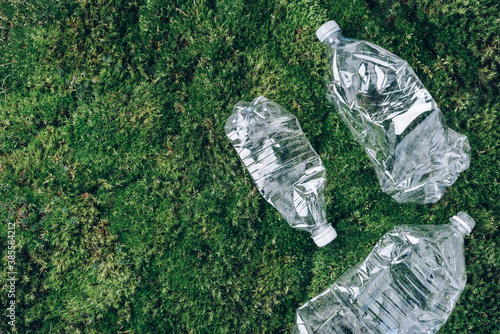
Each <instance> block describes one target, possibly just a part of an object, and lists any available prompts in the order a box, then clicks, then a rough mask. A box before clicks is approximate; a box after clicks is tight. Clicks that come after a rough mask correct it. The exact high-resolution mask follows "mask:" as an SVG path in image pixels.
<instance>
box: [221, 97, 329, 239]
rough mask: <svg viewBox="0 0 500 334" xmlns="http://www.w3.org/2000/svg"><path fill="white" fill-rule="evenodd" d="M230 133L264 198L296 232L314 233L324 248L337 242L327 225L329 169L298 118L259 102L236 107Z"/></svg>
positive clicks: (228, 124)
mask: <svg viewBox="0 0 500 334" xmlns="http://www.w3.org/2000/svg"><path fill="white" fill-rule="evenodd" d="M225 131H226V135H227V137H228V138H229V140H230V141H231V144H232V145H233V146H234V148H235V149H236V151H237V152H238V155H239V156H240V158H241V160H242V161H243V163H244V164H245V166H246V167H247V169H248V171H249V172H250V175H251V176H252V178H253V179H254V181H255V184H256V185H257V188H258V189H259V191H260V193H261V194H262V196H263V197H264V198H265V199H266V200H267V201H268V202H269V203H271V204H272V205H273V206H274V207H275V208H276V209H277V210H278V211H279V212H280V213H281V214H282V215H283V217H285V219H286V221H287V222H288V223H289V224H290V225H291V226H292V227H294V228H297V229H300V230H306V231H308V232H310V233H311V236H312V238H313V240H314V242H315V243H316V244H317V245H318V246H319V247H322V246H325V245H326V244H328V243H329V242H330V241H332V240H333V239H335V237H336V236H337V233H336V232H335V230H334V228H333V227H332V226H331V224H328V223H327V221H326V213H325V201H324V195H323V188H324V185H325V181H326V173H325V167H324V166H323V163H322V162H321V159H320V158H319V156H318V155H317V154H316V152H315V151H314V149H313V148H312V147H311V144H310V143H309V141H308V140H307V138H306V136H305V135H304V133H303V132H302V129H301V128H300V125H299V122H298V120H297V118H296V117H295V116H294V115H292V114H291V113H290V112H288V111H287V110H286V109H285V108H283V107H281V106H280V105H279V104H277V103H274V102H272V101H270V100H268V99H266V98H265V97H263V96H260V97H258V98H256V99H254V100H253V101H252V102H251V103H248V102H243V101H242V102H239V103H237V104H236V105H235V106H234V108H233V114H232V115H231V116H230V117H229V119H228V120H227V122H226V126H225Z"/></svg>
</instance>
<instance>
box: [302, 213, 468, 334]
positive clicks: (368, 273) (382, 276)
mask: <svg viewBox="0 0 500 334" xmlns="http://www.w3.org/2000/svg"><path fill="white" fill-rule="evenodd" d="M450 221H451V223H450V224H445V225H419V226H415V225H413V226H411V225H402V226H396V227H395V228H394V229H393V230H392V231H390V232H388V233H386V234H385V235H384V236H383V237H382V239H380V241H379V242H378V243H377V244H376V245H375V247H374V248H373V250H372V252H371V253H370V254H369V255H368V257H367V258H366V259H365V260H364V261H362V262H361V263H360V264H358V265H357V266H355V267H353V268H351V269H349V270H348V271H347V272H345V273H344V274H343V275H342V276H340V277H339V278H338V279H337V281H336V282H335V283H334V284H333V285H332V286H331V287H330V288H329V289H327V290H326V291H324V292H322V293H321V294H320V295H318V296H316V297H315V298H313V299H312V300H310V301H309V302H307V303H306V304H304V305H303V306H301V307H300V308H299V309H298V310H297V326H296V327H295V328H294V329H293V333H300V334H305V333H349V334H358V333H380V334H381V333H384V334H396V333H400V334H401V333H415V334H417V333H426V334H431V333H436V332H437V331H438V330H439V328H440V327H441V326H442V325H443V324H444V323H445V322H446V319H447V318H448V317H449V315H450V313H451V312H452V310H453V308H454V307H455V304H456V302H457V300H458V298H459V296H460V294H461V292H462V290H463V289H464V287H465V282H466V273H465V261H464V256H463V243H464V242H463V238H464V235H469V234H470V232H471V231H472V229H473V228H474V225H475V223H474V220H473V219H472V218H471V217H470V216H469V215H467V214H466V213H464V212H459V213H457V215H456V216H454V217H452V218H451V219H450Z"/></svg>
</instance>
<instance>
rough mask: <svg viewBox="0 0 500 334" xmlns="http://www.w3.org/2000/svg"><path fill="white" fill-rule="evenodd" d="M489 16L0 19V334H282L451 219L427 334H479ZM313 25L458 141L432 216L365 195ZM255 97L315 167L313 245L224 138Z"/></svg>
mask: <svg viewBox="0 0 500 334" xmlns="http://www.w3.org/2000/svg"><path fill="white" fill-rule="evenodd" d="M498 15H499V11H498V6H495V2H494V1H487V0H482V1H479V2H474V3H472V2H469V1H452V2H449V1H427V0H418V1H392V0H384V1H380V2H375V1H371V0H366V1H363V0H356V1H352V0H349V1H348V0H341V1H306V0H303V1H294V2H287V1H281V2H273V1H264V0H262V1H252V2H251V4H249V3H248V4H247V2H244V1H225V0H221V1H201V2H200V1H197V2H191V3H176V2H172V1H166V0H164V1H161V0H152V1H117V0H116V1H113V0H99V1H97V0H93V1H60V0H43V1H42V0H38V1H28V2H18V1H3V2H1V3H0V54H1V55H2V57H1V59H2V60H1V61H0V190H1V196H0V205H1V209H0V217H1V221H2V224H0V249H2V250H3V249H6V245H7V240H8V239H7V223H8V222H15V223H16V242H17V243H18V246H19V248H18V250H17V252H16V256H17V258H18V262H17V271H18V272H19V274H18V281H17V285H16V289H17V302H18V304H17V305H18V309H17V311H16V312H17V313H16V314H17V316H18V318H17V326H18V332H20V333H36V332H38V333H102V332H106V333H111V332H113V333H116V332H126V331H130V333H171V332H175V333H188V332H190V333H234V332H242V333H276V332H281V331H285V332H287V331H289V330H290V328H291V326H292V325H293V324H294V320H295V319H294V318H295V310H296V308H297V307H298V306H300V305H301V304H303V303H304V302H305V301H307V300H308V299H309V298H311V297H313V296H314V295H316V294H317V293H319V292H320V291H322V290H323V289H324V288H326V287H328V286H329V285H330V284H331V283H332V282H333V281H334V280H335V278H337V277H338V276H339V275H341V274H342V273H343V272H344V271H345V270H346V269H347V268H349V267H350V266H352V265H354V264H356V263H357V262H359V261H360V260H362V259H363V258H364V257H365V256H366V255H367V254H368V253H369V252H370V250H371V248H372V247H373V245H374V244H375V243H376V241H377V240H378V239H379V238H380V237H381V236H382V235H383V234H384V233H385V232H386V231H388V230H389V229H390V228H392V227H393V226H395V225H398V224H402V223H405V224H442V223H445V222H447V221H448V219H449V217H450V216H452V215H453V214H455V213H456V212H457V211H459V210H463V211H466V212H468V213H469V214H470V215H471V216H472V217H473V218H474V219H475V220H476V223H477V225H476V228H475V230H474V233H473V234H472V236H471V237H469V238H467V240H466V259H467V266H468V267H467V268H468V269H467V270H468V285H467V287H466V289H465V291H464V293H463V295H462V297H461V298H460V300H459V302H458V304H457V307H456V309H455V311H454V312H453V314H452V316H451V318H450V319H449V321H448V322H447V324H446V325H445V326H444V327H443V328H442V329H441V331H440V333H477V332H485V333H495V332H498V331H499V330H500V327H499V325H498V322H497V321H496V319H498V318H500V313H499V307H498V306H499V301H500V295H499V292H500V290H499V288H498V283H499V282H498V278H499V277H500V267H499V261H498V259H499V256H500V254H499V252H498V249H499V248H498V245H497V240H498V237H499V229H498V226H499V220H500V213H499V212H500V210H499V209H500V207H499V206H500V204H499V201H498V199H499V198H500V193H499V189H500V188H499V172H498V171H499V170H500V166H499V164H498V161H499V158H500V157H499V153H498V152H499V150H498V148H499V147H500V136H499V133H498V124H499V110H500V109H499V106H500V98H499V94H498V92H499V88H498V81H499V75H498V71H499V65H500V58H499V53H498V50H499V48H500V40H499V35H498V32H499V31H500V30H499V28H500V26H499V21H498ZM328 19H335V20H337V21H338V22H339V24H340V25H341V27H342V28H343V31H344V35H345V36H348V37H354V38H359V39H365V40H369V41H371V42H373V43H376V44H379V45H381V46H383V47H385V48H387V49H388V50H390V51H392V52H394V53H395V54H398V55H400V56H401V57H402V58H404V59H406V60H407V61H408V62H409V63H410V65H411V66H412V67H413V69H414V70H415V71H416V73H417V74H418V75H419V77H420V79H421V80H422V82H423V83H424V85H425V86H426V87H427V88H428V89H429V91H430V92H431V94H432V95H433V97H434V98H435V99H436V101H437V102H438V105H439V106H440V107H441V109H442V110H443V113H444V117H445V119H446V121H447V123H448V125H449V126H450V127H452V128H453V129H454V130H456V131H458V132H460V133H463V134H465V135H467V136H468V138H469V141H470V144H471V147H472V157H471V167H470V168H469V169H468V170H467V171H466V172H464V173H462V174H461V175H460V177H459V179H458V181H457V182H456V183H455V184H454V185H453V186H452V187H450V188H449V189H448V190H447V192H446V194H445V196H444V197H443V199H441V200H440V201H439V202H438V203H436V204H434V205H428V206H416V205H399V204H397V203H396V202H395V201H393V200H392V199H391V198H390V197H389V196H387V195H385V194H382V193H381V191H380V187H379V185H378V182H377V179H376V177H375V175H374V172H373V170H372V168H371V165H370V163H369V161H368V158H367V157H366V154H365V153H364V151H363V150H362V149H361V147H359V146H358V145H357V144H356V143H355V142H354V140H353V138H352V137H351V135H350V133H349V132H348V129H347V128H346V126H345V125H344V124H343V123H342V122H341V121H340V120H339V116H338V115H337V114H335V113H334V112H333V109H332V108H331V107H330V106H329V105H328V103H327V101H326V98H325V97H324V92H323V87H322V81H321V79H322V76H323V66H324V55H325V50H324V49H323V46H322V45H321V44H320V43H319V42H318V41H317V40H316V37H315V30H316V29H317V28H318V27H319V26H320V25H321V24H322V23H324V22H325V21H327V20H328ZM259 95H265V96H266V97H268V98H270V99H272V100H274V101H276V102H278V103H279V104H281V105H283V106H284V107H285V108H287V109H288V110H290V111H291V112H293V113H294V114H295V115H296V116H297V117H298V119H299V121H300V123H301V126H302V129H303V130H304V132H305V134H306V136H307V137H308V139H309V140H310V142H311V143H312V145H313V147H314V148H315V149H316V151H317V152H318V153H319V154H320V156H321V158H322V160H323V162H324V163H325V166H326V169H327V178H328V183H327V186H326V189H325V191H326V194H325V195H326V196H325V197H326V201H327V212H328V219H329V221H330V222H332V223H333V225H334V226H335V228H336V230H337V232H338V234H339V236H338V238H337V239H336V240H335V241H334V242H333V243H332V245H329V246H327V247H325V248H322V249H318V248H317V247H316V246H315V245H314V243H313V241H312V240H311V239H310V238H309V237H308V235H307V234H306V233H301V232H298V231H295V230H293V229H291V228H290V227H289V226H288V225H287V224H286V222H285V221H284V219H283V218H282V217H280V216H279V214H278V213H277V212H276V210H275V209H274V208H272V207H271V206H270V205H268V204H267V203H266V202H265V200H264V199H263V198H262V197H261V196H260V195H259V193H258V191H257V189H256V188H255V187H254V184H253V183H252V180H251V178H250V176H249V174H248V172H247V171H246V170H245V168H244V166H243V165H242V164H241V162H240V160H239V159H238V157H237V154H236V152H235V151H234V149H233V148H232V147H231V145H230V144H229V141H228V140H227V138H226V136H225V134H224V129H223V126H224V123H225V121H226V119H227V117H228V116H229V115H230V113H231V109H232V106H233V105H234V104H235V103H236V102H238V101H240V100H246V101H251V100H252V99H253V98H255V97H257V96H259ZM0 269H1V270H0V280H1V281H2V282H3V281H4V279H6V278H7V276H6V272H7V270H6V269H7V262H6V256H4V253H2V260H1V261H0ZM5 289H6V286H4V287H3V288H2V290H0V293H1V294H2V295H4V294H6V290H5ZM6 303H7V299H6V298H0V307H1V308H2V309H5V308H6V307H7V304H6ZM9 330H10V326H8V324H7V322H4V321H1V322H0V331H5V332H8V331H9Z"/></svg>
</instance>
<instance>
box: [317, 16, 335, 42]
mask: <svg viewBox="0 0 500 334" xmlns="http://www.w3.org/2000/svg"><path fill="white" fill-rule="evenodd" d="M339 30H340V27H339V25H338V24H337V22H335V21H328V22H326V23H325V24H323V25H322V26H321V27H319V29H318V30H316V36H318V39H319V41H320V42H321V43H323V41H324V40H325V39H326V38H327V37H328V36H330V35H331V34H333V33H334V32H336V31H339Z"/></svg>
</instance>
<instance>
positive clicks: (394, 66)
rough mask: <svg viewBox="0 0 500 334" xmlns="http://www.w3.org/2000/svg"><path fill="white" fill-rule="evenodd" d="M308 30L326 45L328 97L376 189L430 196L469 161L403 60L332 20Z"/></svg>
mask: <svg viewBox="0 0 500 334" xmlns="http://www.w3.org/2000/svg"><path fill="white" fill-rule="evenodd" d="M316 35H317V36H318V38H319V40H320V41H321V42H322V43H323V44H324V45H325V46H326V48H327V64H328V71H327V74H326V76H325V81H326V86H327V98H328V101H329V102H330V103H331V104H332V105H333V106H334V107H335V108H336V109H337V111H338V112H339V114H340V115H341V118H342V119H343V121H344V122H345V123H346V124H347V125H348V127H349V129H350V131H351V133H352V134H353V136H354V138H355V140H356V141H357V142H358V143H359V144H360V145H361V146H362V147H363V148H364V149H365V150H366V152H367V153H368V157H369V159H370V160H371V162H372V164H373V166H374V168H375V171H376V174H377V177H378V180H379V182H380V186H381V187H382V191H383V192H386V193H387V194H389V195H390V196H392V197H393V198H394V199H395V200H396V201H397V202H399V203H404V202H414V203H420V204H425V203H435V202H437V201H438V200H439V199H440V198H441V197H442V196H443V194H444V192H445V190H446V188H447V187H448V186H450V185H452V184H453V183H454V182H455V181H456V179H457V177H458V174H459V173H460V172H462V171H464V170H465V169H467V168H468V167H469V152H470V147H469V143H468V141H467V137H466V136H464V135H461V134H459V133H457V132H455V131H453V130H451V129H449V128H446V127H445V123H444V121H443V118H442V113H441V110H440V109H439V107H438V106H437V105H436V102H435V101H434V99H433V98H432V96H431V95H430V94H429V92H428V91H427V90H426V89H425V87H424V86H423V84H422V83H421V82H420V80H419V79H418V77H417V76H416V75H415V73H414V72H413V70H412V69H411V67H410V66H409V65H408V63H407V62H406V61H404V60H402V59H401V58H399V57H398V56H396V55H394V54H393V53H391V52H389V51H387V50H385V49H383V48H381V47H380V46H377V45H375V44H372V43H369V42H365V41H360V40H355V39H350V38H345V37H343V36H342V34H341V30H340V28H339V26H338V24H337V23H336V22H335V21H328V22H327V23H325V24H324V25H323V26H321V27H320V28H319V29H318V30H317V32H316Z"/></svg>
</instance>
